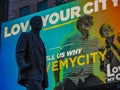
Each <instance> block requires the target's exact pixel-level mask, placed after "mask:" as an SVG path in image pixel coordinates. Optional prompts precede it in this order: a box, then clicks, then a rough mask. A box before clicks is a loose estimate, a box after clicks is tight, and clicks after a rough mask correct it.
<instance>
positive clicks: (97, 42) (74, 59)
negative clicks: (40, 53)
mask: <svg viewBox="0 0 120 90" xmlns="http://www.w3.org/2000/svg"><path fill="white" fill-rule="evenodd" d="M36 15H37V16H38V15H40V16H42V19H43V28H42V31H41V32H40V36H41V38H42V40H43V42H44V44H45V47H46V51H47V56H46V60H47V66H46V67H47V72H48V80H49V87H48V88H46V90H52V89H58V88H61V90H62V89H63V88H64V89H66V90H71V88H72V90H74V89H77V88H86V87H91V86H96V85H102V84H109V83H114V82H119V81H120V31H119V28H120V23H119V21H120V1H119V0H75V1H72V2H69V3H66V4H63V5H59V6H57V7H54V8H50V9H47V10H44V11H41V12H37V13H34V14H31V15H28V16H25V17H21V18H18V19H15V20H11V21H8V22H5V23H3V24H2V29H1V59H0V68H1V70H2V72H0V75H1V79H0V81H1V82H0V83H1V84H0V85H1V88H3V89H4V90H13V89H15V90H24V89H25V88H24V87H22V86H20V85H18V84H17V72H18V69H17V64H16V59H15V47H16V43H17V40H18V38H19V36H20V34H21V33H22V32H29V31H30V30H31V27H30V25H29V20H30V19H31V17H33V16H36ZM91 81H92V82H91Z"/></svg>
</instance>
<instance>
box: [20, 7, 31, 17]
mask: <svg viewBox="0 0 120 90" xmlns="http://www.w3.org/2000/svg"><path fill="white" fill-rule="evenodd" d="M29 13H30V7H29V6H27V7H23V8H20V16H21V17H22V16H25V15H28V14H29Z"/></svg>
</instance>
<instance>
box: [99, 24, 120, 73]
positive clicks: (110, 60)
mask: <svg viewBox="0 0 120 90" xmlns="http://www.w3.org/2000/svg"><path fill="white" fill-rule="evenodd" d="M100 34H101V36H102V37H103V38H105V42H106V46H105V49H106V50H107V52H106V55H105V60H104V61H103V62H102V64H103V65H102V69H103V71H104V72H105V73H107V64H110V66H111V69H112V68H113V67H116V66H119V65H120V46H119V45H120V42H119V40H120V36H119V33H118V36H117V40H116V41H115V35H114V29H113V27H112V26H110V25H109V24H106V23H104V24H103V25H101V27H100ZM116 42H118V43H119V45H117V44H116Z"/></svg>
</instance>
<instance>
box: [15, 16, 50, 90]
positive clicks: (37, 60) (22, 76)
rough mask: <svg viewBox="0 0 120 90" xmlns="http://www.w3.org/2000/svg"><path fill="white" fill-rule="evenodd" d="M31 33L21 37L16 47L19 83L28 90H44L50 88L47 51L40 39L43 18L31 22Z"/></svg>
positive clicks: (35, 17)
mask: <svg viewBox="0 0 120 90" xmlns="http://www.w3.org/2000/svg"><path fill="white" fill-rule="evenodd" d="M30 25H31V31H30V32H24V33H22V34H21V35H20V37H19V39H18V42H17V45H16V61H17V65H18V83H19V84H20V85H23V86H25V87H26V88H27V90H44V89H45V88H46V87H48V76H47V71H46V50H45V47H44V43H43V41H42V40H41V38H40V37H39V36H40V35H39V32H40V30H41V29H42V26H43V22H42V18H41V16H34V17H32V18H31V20H30Z"/></svg>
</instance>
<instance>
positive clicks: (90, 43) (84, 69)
mask: <svg viewBox="0 0 120 90" xmlns="http://www.w3.org/2000/svg"><path fill="white" fill-rule="evenodd" d="M92 25H93V17H92V16H89V15H84V16H83V17H79V19H78V20H77V29H78V32H77V34H75V35H73V36H71V37H70V38H68V39H67V40H66V41H65V43H64V44H63V46H64V45H65V46H66V45H68V44H71V45H69V46H66V47H63V49H62V50H61V51H60V52H67V51H69V50H74V49H78V48H81V49H82V51H81V53H80V55H86V54H89V53H92V52H96V51H98V50H99V45H98V44H99V43H98V39H97V38H96V37H93V36H92V35H90V33H89V30H91V29H90V27H91V26H92ZM75 56H77V55H75ZM75 56H72V57H75ZM72 57H71V58H72ZM89 60H90V63H89V64H84V65H81V66H80V65H78V64H75V66H74V67H72V65H71V63H68V66H69V67H68V68H63V81H62V82H61V81H60V70H58V71H56V72H55V75H54V76H55V85H56V86H55V88H54V89H55V90H76V89H80V88H85V87H89V86H94V85H99V84H102V83H103V82H102V81H101V80H100V79H99V78H98V77H97V76H95V75H94V73H93V71H94V69H93V57H89ZM81 61H86V59H85V58H81ZM58 66H59V65H58Z"/></svg>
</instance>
